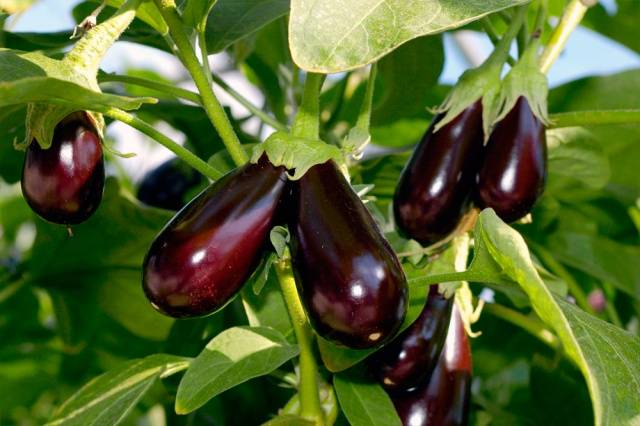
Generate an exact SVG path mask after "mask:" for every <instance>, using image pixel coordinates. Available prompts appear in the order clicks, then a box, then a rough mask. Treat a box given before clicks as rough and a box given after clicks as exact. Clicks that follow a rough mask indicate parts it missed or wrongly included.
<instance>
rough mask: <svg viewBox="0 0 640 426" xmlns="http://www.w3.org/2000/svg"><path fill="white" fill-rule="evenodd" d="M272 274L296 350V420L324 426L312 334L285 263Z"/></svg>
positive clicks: (286, 261)
mask: <svg viewBox="0 0 640 426" xmlns="http://www.w3.org/2000/svg"><path fill="white" fill-rule="evenodd" d="M276 273H277V275H278V281H279V282H280V288H281V290H282V295H283V297H284V300H285V303H286V305H287V310H288V311H289V317H290V318H291V323H292V324H293V331H294V333H295V335H296V340H297V341H298V346H299V347H300V385H299V389H298V392H299V396H300V416H302V417H304V418H307V419H310V420H313V421H314V422H315V424H316V425H323V424H324V412H323V411H322V405H321V403H320V394H319V389H320V388H319V386H318V366H317V364H316V359H315V356H314V354H313V346H312V343H313V333H312V331H311V326H310V325H309V322H308V321H307V316H306V314H305V312H304V309H303V307H302V303H301V302H300V298H299V297H298V290H297V289H296V282H295V278H294V277H293V271H292V270H291V263H290V261H289V260H280V261H279V262H278V263H276Z"/></svg>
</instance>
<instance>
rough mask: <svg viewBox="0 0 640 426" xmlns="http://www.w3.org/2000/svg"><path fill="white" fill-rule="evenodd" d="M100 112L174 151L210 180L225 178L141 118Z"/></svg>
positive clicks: (125, 113) (107, 111)
mask: <svg viewBox="0 0 640 426" xmlns="http://www.w3.org/2000/svg"><path fill="white" fill-rule="evenodd" d="M100 112H101V113H103V114H104V115H106V116H107V117H111V118H113V119H114V120H118V121H121V122H123V123H124V124H127V125H129V126H131V127H133V128H134V129H137V130H139V131H140V132H142V133H144V134H145V135H147V136H149V137H150V138H152V139H154V140H155V141H157V142H158V143H160V144H161V145H162V146H164V147H166V148H167V149H169V150H170V151H173V153H174V154H176V155H177V156H178V157H180V158H181V159H182V160H183V161H184V162H185V163H187V164H189V165H190V166H191V167H193V168H194V169H196V170H197V171H199V172H200V173H202V174H203V175H205V176H206V177H208V178H209V179H211V180H217V179H220V178H221V177H222V176H224V173H223V172H221V171H220V170H218V169H216V168H214V167H212V166H210V165H209V164H207V163H206V162H204V161H203V160H201V159H200V158H199V157H198V156H197V155H195V154H194V153H192V152H191V151H189V150H188V149H186V148H185V147H183V146H181V145H179V144H178V143H176V142H174V141H173V140H171V139H170V138H168V137H167V136H165V135H163V134H162V133H160V132H159V131H157V130H156V129H154V128H153V126H151V125H150V124H148V123H147V122H145V121H143V120H140V119H139V118H137V117H135V116H133V115H131V114H129V113H128V112H126V111H122V110H120V109H117V108H109V109H105V110H103V111H100Z"/></svg>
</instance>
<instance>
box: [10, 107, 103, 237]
mask: <svg viewBox="0 0 640 426" xmlns="http://www.w3.org/2000/svg"><path fill="white" fill-rule="evenodd" d="M104 180H105V173H104V160H103V156H102V145H101V140H100V136H99V135H98V132H97V131H96V129H95V128H94V126H93V124H92V123H91V121H90V119H89V117H88V115H87V114H86V113H73V114H71V115H69V116H68V117H66V118H65V119H63V120H62V121H61V122H60V123H59V124H58V125H57V126H56V128H55V130H54V133H53V140H52V143H51V146H50V147H49V148H48V149H42V148H41V147H40V145H38V143H37V142H36V141H35V140H34V141H32V142H31V144H30V145H29V147H28V148H27V152H26V155H25V158H24V166H23V168H22V182H21V184H22V194H23V195H24V198H25V200H26V201H27V203H28V204H29V206H30V207H31V209H32V210H33V211H34V212H36V213H37V214H38V215H39V216H40V217H42V218H43V219H45V220H47V221H49V222H53V223H58V224H61V225H76V224H79V223H82V222H84V221H85V220H87V219H88V218H89V217H90V216H91V215H92V214H93V213H94V212H95V211H96V209H97V208H98V206H99V205H100V201H101V200H102V193H103V190H104Z"/></svg>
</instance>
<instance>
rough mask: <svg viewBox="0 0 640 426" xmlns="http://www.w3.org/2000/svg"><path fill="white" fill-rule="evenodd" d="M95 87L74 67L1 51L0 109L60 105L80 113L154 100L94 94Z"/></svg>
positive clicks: (5, 50) (32, 54)
mask: <svg viewBox="0 0 640 426" xmlns="http://www.w3.org/2000/svg"><path fill="white" fill-rule="evenodd" d="M92 87H93V84H92V83H91V82H90V81H89V80H88V79H87V78H85V77H84V76H83V75H80V74H77V73H76V72H75V71H74V70H73V69H72V68H71V67H69V66H67V65H66V64H65V63H63V62H60V61H57V60H55V59H51V58H48V57H46V56H44V55H42V54H40V53H24V52H19V51H13V50H9V49H0V107H3V106H7V105H16V104H22V103H31V102H61V103H65V104H67V105H72V106H74V107H77V108H78V109H79V110H89V111H96V110H97V109H99V108H109V107H116V108H121V109H126V110H131V109H137V108H139V107H140V105H142V103H145V102H152V100H151V98H140V99H134V98H128V97H124V96H117V95H109V94H104V93H99V92H97V91H95V90H91V88H92Z"/></svg>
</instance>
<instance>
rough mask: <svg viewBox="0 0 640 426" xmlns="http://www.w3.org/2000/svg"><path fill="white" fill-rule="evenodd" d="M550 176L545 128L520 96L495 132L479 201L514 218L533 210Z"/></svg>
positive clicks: (481, 176)
mask: <svg viewBox="0 0 640 426" xmlns="http://www.w3.org/2000/svg"><path fill="white" fill-rule="evenodd" d="M546 177H547V140H546V136H545V128H544V125H543V124H542V123H541V122H540V120H538V118H537V117H536V116H535V115H533V112H532V111H531V108H530V106H529V103H528V102H527V100H526V98H524V97H520V98H518V101H517V103H516V105H515V106H514V107H513V109H512V110H511V111H509V113H508V114H507V115H506V116H505V117H504V119H502V120H501V121H500V122H498V124H496V127H495V129H494V130H493V132H492V133H491V136H490V138H489V142H488V143H487V146H486V148H485V152H484V160H483V164H482V167H481V168H480V171H479V172H478V176H477V179H476V191H475V197H474V198H475V203H476V204H477V205H478V207H481V208H486V207H491V208H492V209H494V210H495V212H496V214H497V215H498V216H500V218H501V219H502V220H504V221H505V222H513V221H514V220H517V219H520V218H521V217H523V216H525V215H526V214H527V213H529V212H530V211H531V208H532V207H533V205H534V204H535V202H536V201H537V200H538V197H540V195H542V192H543V190H544V184H545V180H546Z"/></svg>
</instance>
